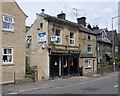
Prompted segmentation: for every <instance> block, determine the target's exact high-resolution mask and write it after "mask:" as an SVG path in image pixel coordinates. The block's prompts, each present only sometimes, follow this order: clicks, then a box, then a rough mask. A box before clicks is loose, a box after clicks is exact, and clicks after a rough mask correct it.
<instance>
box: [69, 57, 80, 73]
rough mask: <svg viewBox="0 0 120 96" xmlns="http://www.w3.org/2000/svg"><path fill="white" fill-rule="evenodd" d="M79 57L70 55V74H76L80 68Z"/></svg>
mask: <svg viewBox="0 0 120 96" xmlns="http://www.w3.org/2000/svg"><path fill="white" fill-rule="evenodd" d="M78 64H79V62H78V58H77V57H75V56H72V57H70V74H71V75H76V74H77V73H78V70H79V69H78V68H79V65H78Z"/></svg>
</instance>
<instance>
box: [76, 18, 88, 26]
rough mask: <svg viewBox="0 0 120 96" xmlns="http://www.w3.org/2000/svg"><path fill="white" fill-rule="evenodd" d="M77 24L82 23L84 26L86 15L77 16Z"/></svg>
mask: <svg viewBox="0 0 120 96" xmlns="http://www.w3.org/2000/svg"><path fill="white" fill-rule="evenodd" d="M77 21H78V24H82V25H83V26H85V27H86V17H80V18H77Z"/></svg>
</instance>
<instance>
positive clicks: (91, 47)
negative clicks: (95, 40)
mask: <svg viewBox="0 0 120 96" xmlns="http://www.w3.org/2000/svg"><path fill="white" fill-rule="evenodd" d="M88 47H91V52H88ZM87 52H88V53H92V45H88V46H87Z"/></svg>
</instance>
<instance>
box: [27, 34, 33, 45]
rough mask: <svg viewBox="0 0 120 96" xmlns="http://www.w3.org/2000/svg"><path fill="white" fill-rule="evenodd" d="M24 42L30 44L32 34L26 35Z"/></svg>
mask: <svg viewBox="0 0 120 96" xmlns="http://www.w3.org/2000/svg"><path fill="white" fill-rule="evenodd" d="M26 42H27V43H28V44H30V43H31V42H32V36H31V35H29V36H27V37H26Z"/></svg>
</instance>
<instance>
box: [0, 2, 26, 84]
mask: <svg viewBox="0 0 120 96" xmlns="http://www.w3.org/2000/svg"><path fill="white" fill-rule="evenodd" d="M1 3H2V4H1V5H2V8H1V9H2V10H1V13H2V14H1V15H0V18H1V22H2V23H1V24H2V28H1V29H2V30H1V31H0V32H2V33H1V35H0V36H2V37H1V38H0V41H1V42H0V44H1V45H2V48H1V50H2V53H1V51H0V55H1V56H2V58H1V59H2V60H0V61H1V62H2V63H0V64H1V66H0V67H1V68H2V72H1V73H2V83H14V82H15V81H16V80H22V79H24V75H25V20H26V17H27V16H26V14H25V13H24V12H23V11H22V10H21V9H20V7H19V6H18V4H17V3H16V2H15V0H11V1H10V2H7V1H2V2H1Z"/></svg>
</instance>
